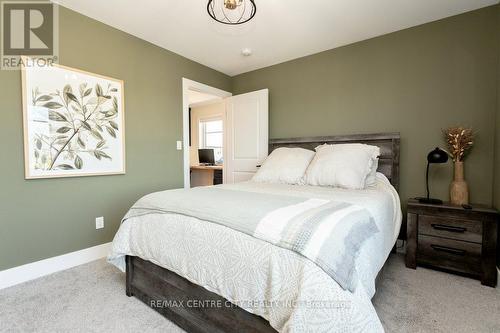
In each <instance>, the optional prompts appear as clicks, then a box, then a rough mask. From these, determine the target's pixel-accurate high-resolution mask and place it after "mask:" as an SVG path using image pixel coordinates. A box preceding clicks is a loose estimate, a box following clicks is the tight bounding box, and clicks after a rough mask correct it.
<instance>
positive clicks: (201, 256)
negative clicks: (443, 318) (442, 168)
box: [108, 174, 401, 332]
mask: <svg viewBox="0 0 500 333" xmlns="http://www.w3.org/2000/svg"><path fill="white" fill-rule="evenodd" d="M222 186H223V187H225V188H230V189H234V190H242V191H253V192H266V193H276V194H286V195H297V196H301V197H308V198H327V199H331V200H335V201H345V202H349V203H353V204H357V205H361V206H363V207H365V208H366V209H367V210H368V211H369V212H370V213H371V214H372V216H373V218H374V220H375V222H376V223H377V226H378V228H379V230H380V232H379V233H377V234H375V235H374V236H373V237H372V238H370V239H369V240H368V241H367V242H366V243H365V244H364V245H363V247H362V249H361V252H360V255H359V258H358V260H357V263H356V269H357V273H358V276H357V287H356V289H355V292H354V293H351V292H349V291H346V290H343V289H342V288H341V287H340V286H339V285H338V284H337V283H336V282H335V281H334V280H333V279H332V278H331V277H329V276H328V275H327V274H326V273H325V272H324V271H323V270H322V269H321V268H319V267H318V266H316V264H314V263H313V262H312V261H310V260H308V259H306V258H304V257H302V256H301V255H299V254H297V253H295V252H292V251H290V250H286V249H283V248H281V247H277V246H275V245H272V244H270V243H267V242H265V241H262V240H259V239H257V238H253V237H251V236H249V235H247V234H244V233H240V232H237V231H234V230H232V229H229V228H227V227H225V226H222V225H219V224H215V223H210V222H207V221H202V220H199V219H196V218H192V217H188V216H183V215H177V214H151V215H146V216H142V217H137V218H130V219H128V220H126V221H125V222H124V223H123V224H122V225H121V226H120V229H119V230H118V232H117V234H116V236H115V238H114V240H113V246H112V251H111V254H110V255H109V257H108V260H109V261H110V262H111V263H113V264H114V265H116V266H117V267H118V268H120V269H121V270H123V271H124V270H125V261H124V256H125V255H131V256H138V257H140V258H142V259H145V260H148V261H150V262H153V263H155V264H157V265H159V266H162V267H164V268H166V269H168V270H170V271H173V272H175V273H177V274H179V275H180V276H182V277H184V278H186V279H188V280H189V281H191V282H193V283H196V284H197V285H200V286H203V287H204V288H206V289H208V290H210V291H212V292H214V293H216V294H218V295H220V296H223V297H224V298H226V299H228V300H229V301H231V302H233V303H235V304H237V305H239V306H240V307H242V308H243V309H245V310H247V311H249V312H251V313H254V314H256V315H259V316H262V317H264V318H265V319H267V320H268V321H269V322H270V324H271V326H272V327H274V328H275V329H276V330H278V331H280V332H383V328H382V325H381V323H380V320H379V318H378V317H377V314H376V312H375V309H374V308H373V305H372V303H371V298H372V297H373V295H374V294H375V278H376V276H377V274H378V272H379V271H380V269H381V268H382V266H383V265H384V263H385V261H386V259H387V257H388V255H389V253H390V251H391V249H392V247H393V245H394V243H395V241H396V239H397V236H398V233H399V229H400V226H401V208H400V202H399V197H398V195H397V193H396V191H395V190H394V188H393V187H392V186H391V185H390V183H389V181H388V180H387V178H385V177H384V176H383V175H382V174H377V183H376V185H375V186H373V187H370V188H369V189H365V190H345V189H337V188H326V187H318V186H298V185H284V184H263V183H253V182H245V183H239V184H232V185H222Z"/></svg>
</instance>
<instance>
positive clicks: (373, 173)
mask: <svg viewBox="0 0 500 333" xmlns="http://www.w3.org/2000/svg"><path fill="white" fill-rule="evenodd" d="M377 169H378V155H377V157H376V158H374V159H373V164H372V167H371V170H370V173H369V174H368V177H366V184H365V188H366V187H369V186H374V185H375V184H376V183H377Z"/></svg>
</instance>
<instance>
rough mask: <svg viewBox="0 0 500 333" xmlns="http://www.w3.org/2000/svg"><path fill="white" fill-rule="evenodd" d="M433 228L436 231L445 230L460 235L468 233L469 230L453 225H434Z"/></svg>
mask: <svg viewBox="0 0 500 333" xmlns="http://www.w3.org/2000/svg"><path fill="white" fill-rule="evenodd" d="M432 227H433V228H434V229H436V230H444V231H450V232H458V233H464V232H466V231H467V228H462V227H453V226H451V225H444V224H432Z"/></svg>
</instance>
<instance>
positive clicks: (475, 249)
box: [417, 235, 481, 275]
mask: <svg viewBox="0 0 500 333" xmlns="http://www.w3.org/2000/svg"><path fill="white" fill-rule="evenodd" d="M417 261H418V262H419V263H423V264H429V265H432V266H436V267H440V268H445V269H451V270H455V271H459V272H462V273H467V274H472V275H478V272H481V244H477V243H469V242H463V241H457V240H453V239H446V238H439V237H433V236H425V235H419V236H418V255H417Z"/></svg>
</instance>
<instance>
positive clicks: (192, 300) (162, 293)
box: [126, 133, 400, 333]
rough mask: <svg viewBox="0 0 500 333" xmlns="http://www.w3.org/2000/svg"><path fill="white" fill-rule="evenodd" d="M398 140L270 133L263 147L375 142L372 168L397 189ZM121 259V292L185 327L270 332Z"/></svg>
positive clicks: (147, 266)
mask: <svg viewBox="0 0 500 333" xmlns="http://www.w3.org/2000/svg"><path fill="white" fill-rule="evenodd" d="M399 142H400V136H399V133H379V134H360V135H344V136H326V137H312V138H294V139H271V140H270V141H269V152H272V151H273V150H274V149H276V148H279V147H301V148H306V149H314V148H315V147H316V146H318V145H320V144H324V143H330V144H333V143H366V144H370V145H375V146H378V147H380V151H381V153H380V157H379V167H378V171H379V172H381V173H383V174H384V175H385V176H386V177H387V178H388V179H389V180H390V181H391V183H392V185H393V186H394V187H395V188H396V190H398V189H399ZM126 263H127V273H126V294H127V296H129V297H130V296H135V297H136V298H138V299H140V300H141V301H143V302H144V303H146V304H147V305H148V306H150V307H152V308H153V309H155V310H156V311H158V312H159V313H161V314H162V315H163V316H165V317H166V318H168V319H169V320H170V321H172V322H174V323H175V324H176V325H177V326H179V327H181V328H182V329H184V330H185V331H187V332H195V333H209V332H210V333H223V332H248V333H250V332H252V333H254V332H255V333H258V332H262V333H265V332H276V331H275V330H274V329H273V328H272V327H271V326H270V325H269V322H267V321H266V320H265V319H264V318H262V317H260V316H257V315H254V314H251V313H249V312H247V311H245V310H243V309H242V308H240V307H238V306H236V305H233V304H232V303H230V302H229V301H227V300H226V299H225V298H223V297H221V296H219V295H217V294H215V293H213V292H210V291H208V290H206V289H205V288H203V287H201V286H198V285H196V284H194V283H192V282H190V281H188V280H186V279H185V278H183V277H181V276H179V275H177V274H175V273H173V272H171V271H169V270H167V269H165V268H162V267H160V266H157V265H155V264H153V263H151V262H149V261H146V260H143V259H141V258H138V257H131V256H127V257H126ZM379 276H380V273H379ZM377 280H378V276H377Z"/></svg>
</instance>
